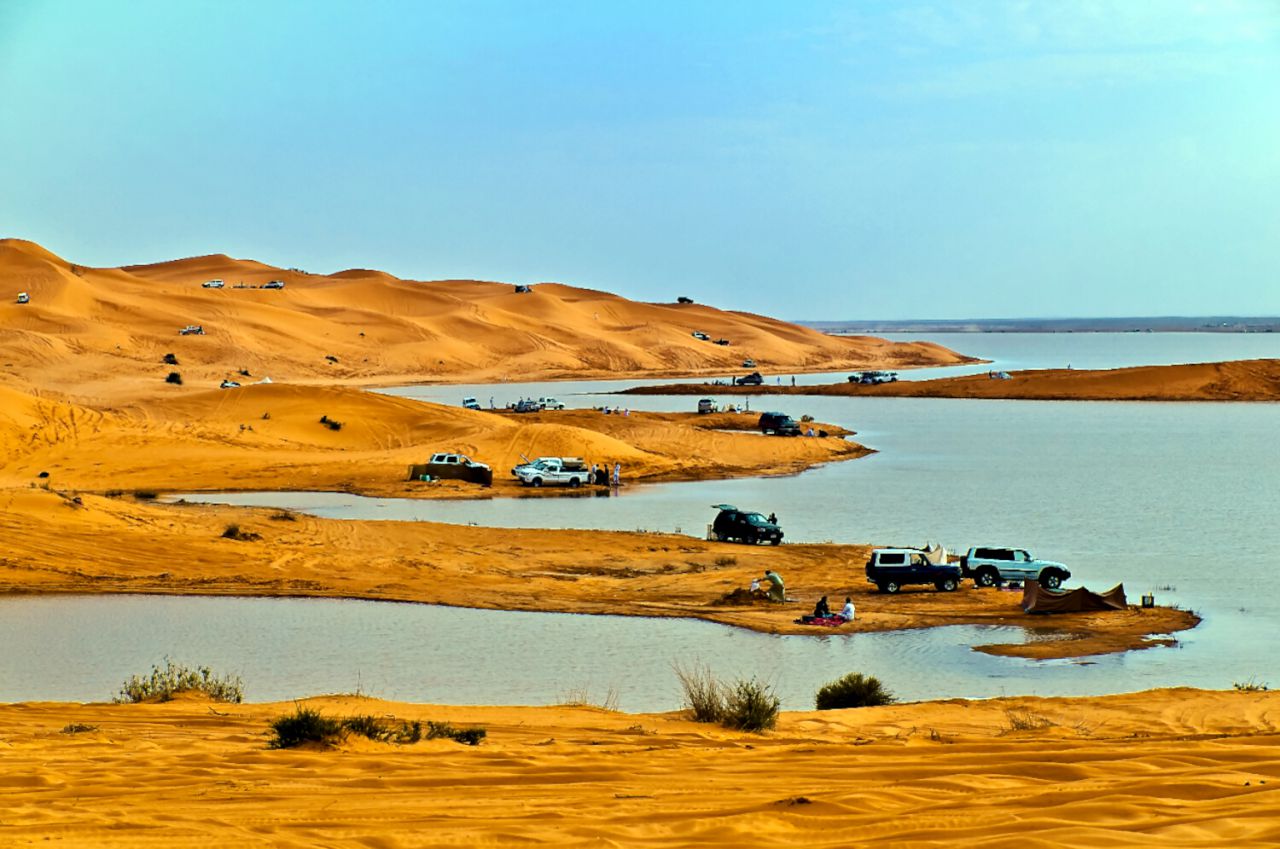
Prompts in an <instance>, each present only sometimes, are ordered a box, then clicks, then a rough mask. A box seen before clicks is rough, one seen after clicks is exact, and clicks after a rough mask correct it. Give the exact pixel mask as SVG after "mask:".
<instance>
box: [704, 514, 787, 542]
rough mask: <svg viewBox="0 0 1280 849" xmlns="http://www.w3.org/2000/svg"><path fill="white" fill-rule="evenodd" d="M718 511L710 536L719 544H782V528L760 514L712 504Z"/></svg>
mask: <svg viewBox="0 0 1280 849" xmlns="http://www.w3.org/2000/svg"><path fill="white" fill-rule="evenodd" d="M711 506H712V507H714V508H716V509H717V510H719V511H720V513H719V514H718V515H717V516H716V520H715V522H713V523H712V525H711V535H712V536H713V537H714V538H715V539H718V540H720V541H721V542H743V543H746V544H747V545H756V544H757V543H761V542H767V543H769V544H770V545H777V544H778V543H780V542H782V528H780V527H778V526H777V525H776V524H774V523H773V522H770V521H769V520H768V519H766V518H765V517H764V516H763V515H761V514H760V513H751V512H748V511H746V510H739V509H738V508H737V507H734V506H733V505H732V504H712V505H711Z"/></svg>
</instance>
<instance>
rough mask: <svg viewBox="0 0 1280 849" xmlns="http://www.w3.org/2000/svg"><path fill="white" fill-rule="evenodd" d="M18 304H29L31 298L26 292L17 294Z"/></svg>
mask: <svg viewBox="0 0 1280 849" xmlns="http://www.w3.org/2000/svg"><path fill="white" fill-rule="evenodd" d="M18 303H20V304H29V303H31V296H30V295H28V294H27V293H26V292H19V293H18Z"/></svg>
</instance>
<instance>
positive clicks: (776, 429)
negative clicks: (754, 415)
mask: <svg viewBox="0 0 1280 849" xmlns="http://www.w3.org/2000/svg"><path fill="white" fill-rule="evenodd" d="M760 432H761V433H772V434H774V435H776V436H799V435H800V425H799V424H797V423H796V420H795V419H793V418H791V416H788V415H787V414H786V413H762V414H761V415H760Z"/></svg>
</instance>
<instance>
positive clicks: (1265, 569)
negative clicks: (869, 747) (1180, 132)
mask: <svg viewBox="0 0 1280 849" xmlns="http://www.w3.org/2000/svg"><path fill="white" fill-rule="evenodd" d="M1015 336H1017V337H1021V343H1020V344H1023V345H1024V346H1025V347H1024V349H1023V353H1021V354H1018V348H1017V344H1018V342H1017V340H1014V341H1010V340H1011V339H1013V337H1015ZM1175 336H1176V337H1180V338H1181V339H1182V342H1181V343H1179V344H1182V345H1184V346H1185V347H1186V349H1187V350H1186V353H1184V354H1181V355H1178V354H1176V353H1174V352H1173V351H1172V349H1171V348H1169V346H1170V345H1171V344H1172V342H1174V341H1177V340H1171V339H1170V337H1175ZM951 339H954V340H956V341H955V342H954V343H951V342H950V340H951ZM1254 340H1261V343H1267V344H1274V342H1275V340H1274V339H1273V337H1271V336H1261V335H1259V336H1240V335H1233V336H1231V337H1225V336H1219V335H1212V334H1119V335H1116V336H1113V337H1109V336H1106V335H1102V334H1054V335H1022V334H993V335H991V336H990V337H987V336H986V335H980V334H963V335H956V336H952V337H948V339H947V340H946V342H947V344H954V345H955V347H957V348H959V349H961V350H964V351H965V352H967V353H979V354H981V353H988V352H995V351H996V349H997V347H999V346H1004V345H1010V346H1012V347H1011V348H1009V349H1008V350H1007V351H1005V352H1004V353H1002V354H1001V356H1003V357H1006V359H1004V360H998V361H997V362H998V363H999V364H1000V367H1009V368H1014V367H1020V366H1015V365H1013V364H1009V365H1007V366H1004V363H1006V362H1007V363H1012V362H1013V359H1012V358H1013V357H1014V355H1015V354H1016V355H1018V356H1021V357H1022V359H1023V361H1024V362H1039V363H1042V364H1050V363H1049V361H1050V359H1052V358H1058V359H1061V356H1062V354H1063V353H1067V354H1069V355H1070V357H1071V362H1072V364H1073V365H1088V364H1091V363H1092V364H1103V365H1133V364H1140V362H1142V361H1143V360H1144V359H1146V360H1149V359H1152V358H1155V357H1157V356H1160V357H1163V360H1160V361H1165V362H1169V361H1177V360H1178V359H1181V360H1183V361H1188V362H1190V361H1195V360H1197V359H1217V358H1219V357H1220V356H1240V357H1253V356H1266V355H1272V356H1274V355H1276V354H1275V352H1273V351H1264V350H1262V349H1261V348H1259V347H1257V346H1258V345H1260V344H1261V343H1259V342H1255V341H1254ZM962 341H963V342H964V343H965V344H961V342H962ZM1156 342H1159V343H1160V346H1157V345H1156ZM977 343H982V344H983V345H989V346H990V347H987V348H985V349H983V348H982V347H980V345H979V344H977ZM1068 343H1069V344H1070V345H1071V346H1074V347H1073V348H1072V349H1071V350H1070V351H1063V350H1060V347H1059V346H1061V345H1063V344H1068ZM1231 345H1235V346H1236V347H1235V348H1231V349H1230V350H1227V349H1226V348H1224V347H1223V346H1227V348H1230V346H1231ZM1161 346H1164V347H1161ZM1174 347H1176V345H1175V346H1174ZM1246 348H1249V349H1250V350H1248V351H1246V350H1245V349H1246ZM1224 351H1225V353H1223V352H1224ZM1112 358H1114V359H1112ZM1126 358H1127V359H1126ZM1051 364H1052V365H1060V364H1061V363H1058V362H1053V363H1051ZM986 368H989V366H983V367H982V369H984V370H985V369H986ZM634 383H635V382H634V381H626V382H617V381H610V382H605V383H603V384H600V383H583V382H578V383H568V384H566V383H555V384H548V383H541V384H522V385H519V386H503V387H438V386H437V387H408V388H401V389H397V390H387V391H392V392H395V393H396V394H403V395H409V396H412V397H422V398H428V399H432V400H443V401H447V402H456V399H455V398H454V396H457V397H458V398H460V397H461V396H462V395H464V394H469V395H475V396H477V397H480V398H482V400H487V398H488V396H489V395H491V394H493V395H498V394H500V393H507V399H508V400H513V399H514V398H515V397H519V396H520V395H526V396H533V397H537V396H540V395H557V396H559V397H561V398H562V399H564V400H567V401H569V402H570V404H571V406H578V405H582V406H588V405H594V404H595V403H599V404H605V403H607V404H617V403H619V400H620V399H619V397H618V396H613V395H606V394H602V393H603V392H604V391H611V390H612V389H614V388H616V387H618V386H620V385H634ZM578 392H584V393H587V394H582V395H578V394H576V393H578ZM566 396H573V397H572V399H570V398H567V397H566ZM757 402H758V403H757ZM499 403H502V399H501V398H500V399H499ZM624 403H626V404H628V405H630V406H632V407H633V408H635V409H652V410H678V409H687V408H688V405H689V403H690V399H689V398H687V397H671V396H666V397H664V396H628V397H626V398H625V401H624ZM758 405H767V406H768V408H770V409H780V410H782V411H784V412H788V413H790V414H792V415H796V416H799V415H801V414H803V413H810V414H812V415H814V416H815V417H817V418H818V419H819V420H822V421H830V422H834V423H837V424H841V425H844V426H846V427H849V428H851V429H853V430H856V431H858V433H859V435H858V439H859V441H861V442H863V443H865V444H867V445H869V446H871V447H873V448H875V449H877V450H878V452H879V453H877V454H875V455H873V456H871V457H868V458H865V459H861V460H856V461H851V462H846V463H838V464H832V465H828V466H824V467H821V468H817V469H814V470H811V471H809V472H806V473H804V474H801V475H796V476H788V477H774V478H754V479H745V480H735V481H709V482H699V483H680V484H663V485H654V486H626V487H623V489H622V492H621V495H620V496H619V497H614V498H538V499H515V500H487V501H462V502H441V501H429V502H424V501H412V500H398V499H361V498H357V497H353V496H349V495H342V494H324V493H274V494H273V493H258V494H222V495H214V496H210V495H204V496H193V495H187V496H185V497H187V498H188V499H189V500H201V499H203V500H213V501H224V502H229V503H237V504H268V505H272V506H284V507H292V508H295V509H301V510H307V511H309V512H313V513H316V514H318V515H323V516H331V517H353V518H374V519H387V520H408V519H428V520H432V521H441V522H453V523H458V524H466V523H469V522H472V523H477V524H482V525H491V526H499V527H551V528H556V527H565V528H569V527H572V528H601V529H606V528H607V529H618V530H632V529H636V528H644V529H650V530H665V531H679V532H684V533H690V534H693V535H701V533H702V532H703V529H704V528H705V524H706V523H707V522H708V521H710V519H711V518H712V517H713V511H712V510H711V509H710V505H712V504H716V503H720V502H729V503H734V504H737V505H738V506H740V507H750V508H755V509H760V510H764V511H766V512H767V511H776V512H777V513H778V516H779V518H780V520H781V522H782V524H783V526H784V528H785V530H786V532H787V537H788V539H789V540H800V541H822V540H832V541H838V542H872V543H877V544H923V543H925V542H926V541H940V542H942V543H944V544H945V545H948V546H950V547H952V548H953V549H957V550H960V549H967V548H968V547H969V546H971V545H1000V544H1007V545H1017V546H1020V547H1026V548H1029V549H1031V550H1032V551H1033V552H1034V553H1036V554H1039V555H1041V556H1043V557H1047V558H1050V559H1054V560H1062V561H1064V562H1066V563H1067V564H1068V566H1069V567H1070V568H1071V569H1072V571H1073V573H1074V577H1073V579H1072V581H1071V582H1070V583H1071V584H1072V585H1078V584H1086V585H1088V586H1090V587H1093V588H1095V589H1105V588H1107V587H1109V586H1111V585H1112V584H1114V583H1116V582H1121V581H1122V582H1124V584H1125V587H1126V589H1127V591H1128V592H1129V594H1130V597H1131V598H1132V597H1135V596H1137V595H1138V594H1140V593H1142V592H1146V591H1154V592H1155V594H1156V596H1157V599H1158V601H1159V602H1161V603H1177V604H1180V605H1182V606H1185V607H1189V608H1192V609H1194V610H1197V611H1198V612H1200V613H1201V614H1202V615H1203V616H1204V617H1205V622H1204V623H1203V624H1202V625H1201V626H1200V627H1199V628H1197V629H1195V630H1194V631H1191V632H1187V633H1184V634H1182V635H1180V637H1179V639H1180V640H1181V641H1182V645H1181V646H1180V647H1178V648H1175V649H1156V650H1151V651H1146V652H1138V653H1133V654H1130V655H1126V656H1121V657H1110V658H1102V659H1099V660H1098V661H1097V662H1096V663H1078V662H1071V661H1054V662H1048V663H1032V662H1027V661H1019V660H1013V659H1007V658H991V657H987V656H985V655H982V654H979V653H975V652H972V651H970V649H969V647H970V646H972V645H973V644H975V643H983V642H991V641H994V636H993V635H992V634H990V633H985V632H983V631H982V630H981V629H975V628H967V627H962V628H945V629H937V630H934V631H928V632H904V633H901V634H863V635H853V636H849V637H834V636H827V637H813V638H810V637H777V636H771V635H764V634H753V633H749V632H743V631H737V630H734V629H730V628H725V627H721V626H716V625H710V624H706V623H699V622H690V621H658V620H637V619H628V618H620V617H582V616H565V615H556V614H528V613H503V612H492V611H465V610H463V611H460V610H450V609H442V608H433V607H427V606H420V605H387V604H374V603H368V602H333V601H330V602H325V601H307V600H265V599H225V598H219V599H181V598H177V599H166V598H149V599H137V598H90V599H77V598H9V599H0V645H3V646H5V649H6V650H5V651H4V652H0V699H31V698H75V699H87V698H105V697H106V696H107V695H109V694H110V692H111V691H112V690H113V689H114V688H116V687H118V685H119V683H120V681H121V680H122V679H123V678H124V677H126V676H127V675H128V674H130V673H134V672H143V671H145V670H146V668H147V667H148V666H149V665H150V664H151V663H153V662H158V661H159V660H160V659H161V658H162V657H163V656H164V655H165V654H166V653H167V654H170V655H172V656H174V657H175V658H177V659H184V660H189V661H194V662H199V663H210V664H214V665H218V666H220V667H222V668H226V669H232V670H238V671H241V672H242V674H243V675H244V677H245V678H246V684H247V686H248V688H249V696H250V697H251V698H253V699H273V698H285V697H290V696H298V695H306V694H312V693H318V692H325V691H333V690H340V691H351V690H354V689H356V687H357V685H358V684H359V685H360V686H362V687H363V689H365V690H366V691H367V692H370V693H372V694H374V695H379V696H385V697H388V698H406V699H415V700H427V701H439V702H447V703H494V704H509V703H525V704H545V703H549V702H552V701H555V700H556V699H557V698H558V697H559V696H561V695H563V694H564V693H566V692H567V691H568V690H570V689H580V688H587V689H589V690H591V691H594V692H598V693H600V694H601V696H602V695H603V693H604V692H605V691H607V689H608V688H610V687H615V688H617V689H618V691H619V694H620V696H621V699H622V706H623V707H624V708H626V709H630V710H650V709H670V708H674V707H676V706H677V702H678V696H677V694H676V692H675V689H674V688H675V685H674V676H673V675H672V673H671V668H670V666H671V663H672V662H673V661H677V660H678V661H684V662H689V661H692V660H693V659H695V658H701V659H703V660H706V661H708V662H710V663H711V664H712V665H713V667H715V668H716V669H717V670H719V671H721V672H723V673H725V674H732V675H739V674H741V675H757V676H759V677H762V678H765V679H768V680H772V681H775V682H776V683H777V685H778V687H779V690H780V692H781V693H782V695H783V696H784V698H786V700H787V705H788V706H789V707H805V706H807V705H808V703H809V700H810V699H811V697H812V692H813V690H814V689H815V688H816V686H817V685H818V684H820V683H823V682H825V681H828V680H831V679H833V678H835V677H838V676H839V675H841V674H843V673H845V672H848V671H855V670H856V671H862V672H869V673H871V674H875V675H877V676H880V677H882V678H883V679H884V680H885V681H886V682H887V683H888V684H889V685H890V686H891V687H892V688H893V689H894V690H896V691H898V692H900V693H901V694H902V695H904V696H905V697H908V698H935V697H947V696H991V695H1001V694H1015V693H1039V694H1046V695H1047V694H1085V693H1108V692H1123V691H1131V690H1138V689H1143V688H1147V687H1153V686H1165V685H1179V684H1189V685H1196V686H1206V687H1225V686H1230V684H1231V683H1232V682H1234V681H1243V680H1247V679H1249V678H1251V677H1256V678H1258V679H1260V680H1264V681H1268V680H1269V681H1270V682H1271V683H1273V684H1275V683H1280V636H1278V635H1277V634H1276V631H1275V629H1274V627H1273V623H1275V622H1276V621H1278V620H1280V593H1277V591H1276V588H1275V585H1274V581H1275V577H1276V575H1277V574H1278V573H1280V550H1278V549H1277V547H1276V546H1275V545H1274V539H1273V537H1274V529H1275V528H1276V527H1277V520H1280V446H1278V444H1277V436H1278V435H1280V404H1222V403H1202V404H1141V403H1084V402H1081V403H1055V402H1028V401H969V400H949V399H906V398H823V397H811V398H804V397H778V398H768V399H755V401H753V406H758ZM503 471H504V470H499V472H500V473H502V472H503ZM623 474H624V479H625V474H626V470H625V469H624V470H623ZM851 568H853V569H855V571H856V570H858V569H860V564H852V565H851ZM784 576H785V573H784ZM797 589H799V588H797ZM804 589H806V590H808V589H809V588H804ZM130 606H132V607H130ZM1015 633H1019V632H1015ZM1004 641H1007V639H1006V640H1004Z"/></svg>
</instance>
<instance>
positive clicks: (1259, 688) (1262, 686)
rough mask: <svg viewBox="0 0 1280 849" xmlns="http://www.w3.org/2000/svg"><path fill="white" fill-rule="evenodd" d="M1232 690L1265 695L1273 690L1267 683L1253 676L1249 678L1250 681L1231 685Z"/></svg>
mask: <svg viewBox="0 0 1280 849" xmlns="http://www.w3.org/2000/svg"><path fill="white" fill-rule="evenodd" d="M1231 688H1232V689H1233V690H1236V691H1237V692H1241V693H1265V692H1266V691H1268V690H1270V689H1271V687H1270V686H1268V685H1267V684H1266V683H1265V682H1262V681H1259V680H1258V679H1257V678H1255V677H1254V676H1252V675H1250V676H1249V680H1248V681H1237V682H1235V683H1234V684H1232V685H1231Z"/></svg>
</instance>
